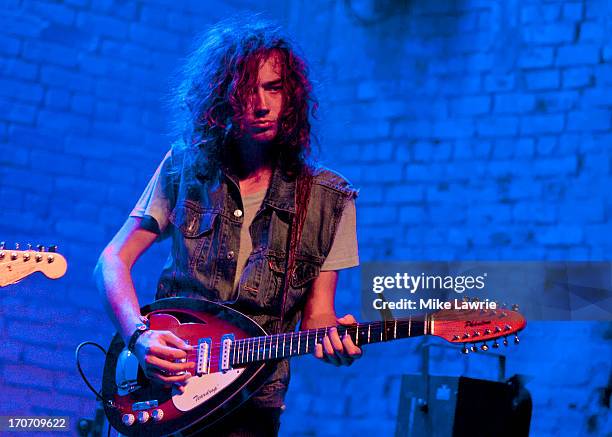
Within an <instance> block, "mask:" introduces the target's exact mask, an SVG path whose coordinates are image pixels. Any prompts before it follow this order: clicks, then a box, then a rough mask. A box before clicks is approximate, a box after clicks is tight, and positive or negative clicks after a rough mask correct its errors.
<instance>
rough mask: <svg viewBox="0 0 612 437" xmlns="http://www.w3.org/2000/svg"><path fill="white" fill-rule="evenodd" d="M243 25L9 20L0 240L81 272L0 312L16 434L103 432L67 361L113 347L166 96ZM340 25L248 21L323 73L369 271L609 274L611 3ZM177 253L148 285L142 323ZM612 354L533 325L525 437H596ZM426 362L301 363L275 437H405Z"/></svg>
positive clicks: (37, 17) (414, 351)
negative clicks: (371, 263)
mask: <svg viewBox="0 0 612 437" xmlns="http://www.w3.org/2000/svg"><path fill="white" fill-rule="evenodd" d="M248 3H249V2H242V1H237V2H236V1H234V2H227V3H223V2H214V4H213V5H210V4H209V2H207V5H206V6H203V5H202V4H200V3H199V2H193V1H188V2H170V1H162V0H156V1H148V2H142V3H141V2H127V1H111V0H83V1H74V0H73V1H66V2H63V3H56V2H51V1H40V2H34V1H3V2H0V6H1V9H2V11H3V12H2V15H1V16H0V22H1V24H2V25H1V26H0V108H1V109H2V111H0V167H1V169H2V171H1V172H0V200H1V205H2V213H1V214H0V240H6V241H7V242H11V243H12V242H21V243H22V244H23V243H27V242H32V243H43V244H49V243H57V244H59V246H60V251H61V252H62V253H63V254H65V255H66V257H67V258H68V260H69V263H70V267H69V272H68V273H67V275H66V276H65V277H64V278H63V279H61V280H59V281H54V282H51V281H45V280H43V279H41V278H36V277H31V278H28V279H26V280H24V281H23V282H22V283H21V284H19V285H17V286H13V287H7V288H5V289H2V293H0V302H1V315H0V332H1V333H2V335H3V338H5V342H6V347H5V348H3V349H2V352H0V387H2V392H3V394H4V395H5V396H8V398H10V399H11V400H12V402H10V403H5V404H3V406H2V411H1V413H2V414H5V413H6V414H9V413H21V414H25V413H28V414H45V413H52V414H68V415H70V416H71V417H73V418H76V417H79V416H91V415H92V412H93V408H94V402H93V401H92V397H91V396H90V394H89V393H88V392H87V391H86V388H85V387H84V385H83V384H82V383H81V381H80V378H79V377H78V375H77V373H76V371H75V370H73V369H74V366H73V364H72V356H71V354H72V350H73V348H74V346H75V344H76V343H78V342H80V341H82V340H85V339H94V340H96V341H99V342H102V343H106V342H107V341H108V339H109V337H110V333H111V332H112V328H111V326H110V323H109V322H108V321H107V320H106V316H105V315H104V314H103V312H102V310H101V308H100V307H101V305H100V301H99V299H98V297H97V294H96V292H95V291H94V285H93V281H92V280H91V270H92V268H93V265H94V263H95V260H96V258H97V256H98V254H99V252H100V250H101V248H102V247H103V246H104V244H105V243H106V242H107V241H108V240H109V239H110V237H111V236H112V235H113V233H114V232H115V231H116V230H117V228H118V227H119V226H120V224H121V223H122V221H123V220H124V218H125V216H126V215H127V213H128V212H129V211H130V208H131V207H132V205H133V203H134V201H135V200H136V198H137V197H138V195H139V193H140V191H141V190H142V188H143V187H144V184H145V182H146V180H147V179H148V177H149V176H150V175H151V173H152V172H153V170H154V168H155V166H156V164H157V162H158V161H159V160H160V159H161V157H162V156H163V154H164V152H165V150H166V149H167V147H168V142H169V140H168V137H167V136H166V128H165V125H166V122H167V119H168V118H167V114H166V113H165V111H164V101H165V92H166V91H167V88H168V83H169V77H170V75H171V73H172V72H173V71H174V69H175V68H176V66H177V65H178V62H179V61H180V58H181V56H183V55H184V54H185V53H186V50H187V47H188V45H189V42H190V41H191V38H192V37H193V35H194V34H195V32H196V31H198V30H200V29H202V28H203V27H205V26H206V25H207V24H208V23H211V22H213V21H215V20H216V19H218V18H221V17H223V16H226V15H227V14H230V13H232V12H235V11H240V10H245V9H248V8H250V7H252V6H247V4H248ZM348 3H349V4H350V3H352V8H347V4H346V2H342V1H336V2H327V1H315V2H306V3H303V4H300V3H297V2H271V1H270V2H263V3H259V8H258V10H263V11H267V12H268V13H269V14H270V15H271V16H272V17H276V18H278V19H279V20H281V21H282V22H284V23H285V24H286V25H287V27H288V28H289V29H290V30H291V31H292V32H293V33H294V35H295V37H296V39H297V40H298V41H299V42H300V43H301V44H302V46H303V47H304V49H305V51H306V53H307V54H308V56H309V58H310V60H311V64H312V69H313V73H314V75H315V77H316V79H317V80H318V94H319V98H320V100H321V104H322V105H321V106H322V111H321V116H320V119H321V121H320V123H319V125H318V128H319V132H320V135H319V136H320V139H321V143H322V149H323V153H322V158H323V159H324V160H325V161H326V162H327V163H329V164H330V165H331V166H332V167H334V168H336V169H338V170H340V171H341V172H343V173H344V174H346V175H347V176H348V177H349V178H350V179H351V180H352V181H353V182H354V183H355V184H356V185H357V186H359V187H360V188H361V194H360V197H359V203H358V221H359V224H358V226H359V239H360V252H361V257H362V260H363V261H367V260H381V259H394V260H395V259H397V260H401V259H413V260H416V259H432V260H433V259H486V260H496V259H509V260H510V259H526V260H530V259H533V260H539V259H597V260H606V259H608V260H609V259H610V251H611V249H612V239H611V235H612V232H611V231H612V226H611V224H610V222H611V214H612V205H611V201H610V196H609V195H608V193H609V192H610V188H611V184H610V182H611V162H610V159H611V158H610V148H611V147H612V128H611V127H612V112H611V107H612V79H611V78H612V38H611V31H612V28H611V27H610V24H609V23H610V20H611V19H612V7H611V6H610V5H609V3H608V2H606V1H604V0H591V1H583V2H580V1H576V2H569V1H568V2H560V1H559V2H555V1H546V2H544V1H527V0H523V1H518V0H514V1H501V0H499V1H491V0H487V1H483V0H469V1H468V0H466V1H461V2H455V1H450V0H440V1H435V2H434V1H420V0H410V1H406V2H394V1H390V0H386V1H379V2H373V1H368V0H355V1H353V2H348ZM250 10H254V9H250ZM360 17H361V18H360ZM165 250H167V246H165V245H160V246H159V247H155V248H154V249H153V250H152V251H151V252H150V253H148V254H146V255H145V256H144V257H143V259H142V260H141V261H140V262H139V264H138V266H137V268H136V273H135V276H136V282H137V286H138V290H139V295H140V299H141V301H143V302H144V301H148V300H150V299H151V298H152V295H153V289H154V286H155V277H156V274H157V273H156V272H157V271H158V270H159V268H160V266H161V264H162V263H163V260H164V252H165ZM359 301H360V297H359V288H358V269H354V270H353V271H351V272H350V273H348V274H344V275H343V277H342V279H341V284H340V289H339V292H338V311H339V312H353V313H355V314H358V311H359ZM606 329H607V331H606ZM610 336H611V334H610V329H609V328H608V327H607V326H603V325H601V324H594V323H573V324H563V323H555V324H552V323H539V324H538V323H533V324H531V325H530V327H529V329H528V330H527V332H526V333H525V335H524V338H523V339H524V341H523V343H522V344H521V346H520V347H518V348H513V349H510V350H509V351H508V373H509V374H512V373H516V372H518V373H523V374H527V375H531V376H532V377H533V380H532V381H531V382H530V383H529V385H528V387H529V389H530V390H531V392H532V395H533V397H534V416H533V420H532V430H533V435H537V436H549V435H568V436H573V435H589V434H588V433H589V428H587V425H586V423H587V419H588V417H589V416H590V415H592V414H595V411H596V405H597V403H596V402H594V401H593V399H594V397H595V393H596V390H597V389H598V388H599V387H602V386H605V385H606V383H607V380H608V377H609V373H610V360H609V356H610V354H611V347H610ZM421 346H422V344H421V342H418V341H413V342H410V341H406V342H400V343H398V344H396V345H385V346H381V345H378V346H372V347H370V348H368V349H367V350H366V355H365V357H364V358H363V359H362V361H361V362H359V363H357V364H355V365H354V366H352V367H351V368H348V369H336V368H333V367H331V366H325V365H323V364H320V363H318V362H315V361H314V360H312V359H308V358H306V359H297V360H294V363H293V366H294V369H293V382H292V387H291V390H290V394H289V397H288V399H287V405H288V408H287V411H286V413H285V414H284V415H283V428H282V431H283V434H284V435H295V436H305V435H321V436H332V435H342V434H348V435H353V434H357V433H359V434H362V433H368V432H376V433H378V434H379V435H392V434H393V430H394V427H395V420H396V415H397V399H398V396H399V394H398V393H399V380H400V375H401V374H402V373H408V372H416V371H418V370H420V366H421V362H420V359H419V354H420V347H421ZM85 355H86V360H85V361H86V367H87V368H89V369H90V372H91V373H92V374H94V375H96V374H99V373H100V369H101V363H100V359H99V356H98V355H96V354H95V352H91V353H86V354H85ZM585 357H588V358H585ZM464 360H466V359H465V358H462V357H459V356H457V355H456V354H455V352H452V353H444V354H439V355H438V356H437V357H436V359H435V360H434V362H435V368H436V370H437V371H439V373H453V372H457V371H458V369H459V370H461V369H462V368H463V367H462V366H463V365H464V364H468V365H469V366H470V372H471V373H472V374H475V375H483V376H487V375H490V374H491V369H492V366H493V364H491V361H486V360H484V361H483V360H481V359H477V358H469V359H468V361H464ZM92 379H94V380H95V381H98V380H99V379H97V378H95V377H94V378H92ZM58 400H59V402H58ZM608 413H609V412H608ZM591 434H593V435H596V433H595V432H594V431H593V432H592V433H591Z"/></svg>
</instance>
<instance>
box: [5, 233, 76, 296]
mask: <svg viewBox="0 0 612 437" xmlns="http://www.w3.org/2000/svg"><path fill="white" fill-rule="evenodd" d="M67 268H68V263H67V262H66V258H64V257H63V256H62V255H60V254H59V253H57V247H56V246H49V248H48V249H45V247H43V246H41V245H38V246H37V250H33V249H32V247H31V245H28V248H27V250H20V248H19V245H18V244H16V245H15V249H6V248H5V244H4V242H2V243H0V287H4V286H6V285H10V284H14V283H15V282H17V281H19V280H20V279H23V278H25V277H26V276H28V275H31V274H32V273H34V272H42V273H43V274H44V275H45V276H46V277H47V278H50V279H57V278H61V277H62V276H64V273H66V269H67Z"/></svg>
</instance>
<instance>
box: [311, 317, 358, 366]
mask: <svg viewBox="0 0 612 437" xmlns="http://www.w3.org/2000/svg"><path fill="white" fill-rule="evenodd" d="M336 321H337V323H338V324H340V325H344V326H348V325H354V324H356V323H357V320H355V317H353V316H352V315H351V314H347V315H346V316H344V317H340V318H339V319H337V320H336ZM314 356H315V357H316V358H319V359H321V360H323V361H325V362H327V363H330V364H333V365H335V366H343V365H344V366H350V365H351V364H353V361H355V360H356V359H358V358H361V349H360V348H358V347H357V346H355V343H353V339H352V338H351V336H350V335H348V334H345V335H344V336H343V337H342V338H340V336H339V335H338V329H337V328H336V327H335V326H332V327H330V328H328V330H327V334H326V335H325V337H323V342H322V343H317V344H316V345H315V349H314Z"/></svg>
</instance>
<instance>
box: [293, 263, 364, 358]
mask: <svg viewBox="0 0 612 437" xmlns="http://www.w3.org/2000/svg"><path fill="white" fill-rule="evenodd" d="M337 285H338V272H337V271H323V272H321V273H320V274H319V276H318V277H317V278H316V279H315V280H314V281H313V284H312V289H311V290H310V293H309V295H308V298H307V300H306V305H305V306H304V314H303V319H302V329H314V328H322V327H326V326H332V328H330V329H329V330H328V332H327V335H326V336H325V337H323V342H322V344H317V345H316V346H315V350H314V356H315V357H317V358H319V359H323V360H324V361H326V362H329V363H332V364H335V365H337V366H338V365H341V364H346V365H350V364H352V362H353V361H354V360H355V359H357V358H359V357H361V349H359V348H358V347H357V346H355V344H354V343H353V340H352V339H351V337H350V336H349V335H345V336H344V337H343V338H342V339H341V338H340V337H339V336H338V330H337V329H336V328H335V326H336V325H337V324H341V325H352V324H355V323H357V321H356V320H355V318H354V317H353V316H352V315H351V314H347V315H345V316H344V317H341V318H338V317H337V316H336V311H335V309H334V300H335V296H336V286H337Z"/></svg>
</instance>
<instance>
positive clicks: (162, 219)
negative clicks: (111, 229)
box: [130, 152, 173, 238]
mask: <svg viewBox="0 0 612 437" xmlns="http://www.w3.org/2000/svg"><path fill="white" fill-rule="evenodd" d="M170 168H171V152H168V153H167V154H166V156H165V157H164V159H163V161H162V162H161V164H160V165H159V167H157V170H156V171H155V174H154V175H153V177H151V179H150V180H149V183H148V184H147V186H146V188H145V189H144V191H143V193H142V195H141V196H140V199H138V202H137V203H136V206H134V209H133V210H132V212H131V213H130V217H138V218H142V221H141V227H142V228H143V229H146V230H148V231H151V232H154V233H156V234H158V235H160V237H162V238H163V236H164V231H165V230H166V228H167V227H168V223H169V217H170V213H171V212H172V208H173V206H172V199H173V194H172V190H173V184H172V181H171V177H170V176H171V175H170Z"/></svg>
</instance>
